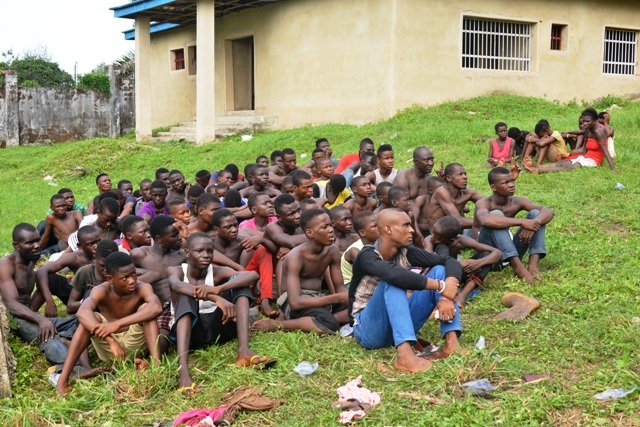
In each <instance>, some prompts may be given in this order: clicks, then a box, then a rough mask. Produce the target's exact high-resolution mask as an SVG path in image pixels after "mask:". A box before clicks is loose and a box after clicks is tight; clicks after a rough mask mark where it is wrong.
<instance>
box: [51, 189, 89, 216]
mask: <svg viewBox="0 0 640 427" xmlns="http://www.w3.org/2000/svg"><path fill="white" fill-rule="evenodd" d="M58 194H59V195H61V196H62V197H64V200H65V201H66V202H67V210H68V211H80V213H81V214H82V216H84V215H85V211H86V208H85V207H84V206H83V205H82V204H80V203H77V202H76V198H75V196H74V195H73V191H72V190H71V189H70V188H61V189H60V190H58ZM50 213H53V211H51V210H49V212H47V214H50Z"/></svg>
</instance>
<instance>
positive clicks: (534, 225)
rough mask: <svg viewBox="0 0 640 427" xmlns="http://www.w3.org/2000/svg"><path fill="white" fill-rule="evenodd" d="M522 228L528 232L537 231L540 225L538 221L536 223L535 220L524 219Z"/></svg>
mask: <svg viewBox="0 0 640 427" xmlns="http://www.w3.org/2000/svg"><path fill="white" fill-rule="evenodd" d="M522 228H523V229H524V230H529V231H534V232H535V231H538V230H539V229H540V223H539V222H538V221H536V220H535V219H525V220H523V222H522Z"/></svg>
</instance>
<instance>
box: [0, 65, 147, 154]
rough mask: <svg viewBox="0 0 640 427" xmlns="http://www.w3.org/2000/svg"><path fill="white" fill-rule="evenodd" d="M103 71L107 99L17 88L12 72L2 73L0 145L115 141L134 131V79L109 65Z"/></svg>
mask: <svg viewBox="0 0 640 427" xmlns="http://www.w3.org/2000/svg"><path fill="white" fill-rule="evenodd" d="M107 72H108V74H109V76H110V78H111V96H110V97H107V96H105V95H103V94H101V93H98V92H94V91H81V90H77V89H51V88H18V86H17V76H16V74H15V73H14V72H11V71H5V87H4V88H2V90H0V147H5V146H6V147H11V146H17V145H22V144H32V143H49V142H63V141H68V140H74V139H83V138H93V137H98V136H109V137H117V136H120V135H123V134H126V133H128V132H130V131H132V130H135V104H134V96H133V93H134V83H133V79H121V78H120V77H119V76H118V75H117V73H116V72H115V70H114V68H113V67H107Z"/></svg>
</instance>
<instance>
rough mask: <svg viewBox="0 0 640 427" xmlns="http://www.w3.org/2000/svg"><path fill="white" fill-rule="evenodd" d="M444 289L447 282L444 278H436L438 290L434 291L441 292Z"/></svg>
mask: <svg viewBox="0 0 640 427" xmlns="http://www.w3.org/2000/svg"><path fill="white" fill-rule="evenodd" d="M445 289H447V282H445V281H444V280H438V290H436V292H437V293H439V294H441V293H443V292H444V290H445Z"/></svg>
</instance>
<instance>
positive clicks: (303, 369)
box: [293, 360, 318, 377]
mask: <svg viewBox="0 0 640 427" xmlns="http://www.w3.org/2000/svg"><path fill="white" fill-rule="evenodd" d="M293 370H294V371H296V372H297V373H298V374H300V376H303V377H306V376H307V375H311V374H313V373H314V372H315V371H316V370H318V362H316V363H309V362H307V361H306V360H305V361H302V362H300V363H299V364H298V366H296V367H295V368H293Z"/></svg>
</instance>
